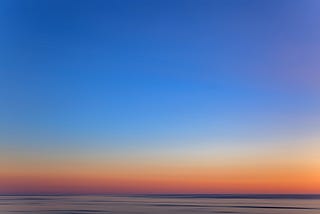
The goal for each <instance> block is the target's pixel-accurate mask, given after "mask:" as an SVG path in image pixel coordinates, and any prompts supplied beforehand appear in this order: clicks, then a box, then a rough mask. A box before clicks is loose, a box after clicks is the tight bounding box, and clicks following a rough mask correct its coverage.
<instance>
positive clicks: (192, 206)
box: [0, 194, 320, 214]
mask: <svg viewBox="0 0 320 214" xmlns="http://www.w3.org/2000/svg"><path fill="white" fill-rule="evenodd" d="M7 213H11V214H24V213H25V214H31V213H33V214H89V213H93V214H103V213H106V214H188V213H200V214H208V213H221V214H227V213H229V214H320V195H278V194H277V195H270V194H268V195H234V194H219V195H216V194H215V195H213V194H205V195H203V194H188V195H186V194H184V195H181V194H176V195H175V194H169V195H165V194H161V195H154V194H152V195H41V196H40V195H38V196H37V195H29V196H26V195H19V196H17V195H3V196H0V214H7Z"/></svg>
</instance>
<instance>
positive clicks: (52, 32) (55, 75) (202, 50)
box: [0, 0, 320, 148]
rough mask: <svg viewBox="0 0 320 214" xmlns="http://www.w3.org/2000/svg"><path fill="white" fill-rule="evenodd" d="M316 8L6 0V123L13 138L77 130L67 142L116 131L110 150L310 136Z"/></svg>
mask: <svg viewBox="0 0 320 214" xmlns="http://www.w3.org/2000/svg"><path fill="white" fill-rule="evenodd" d="M316 8H319V3H317V2H316V1H242V0H241V1H204V0H200V1H140V0H139V1H83V0H80V1H37V0H34V1H2V2H1V13H0V14H1V15H0V20H1V21H0V25H1V34H0V45H1V47H2V48H1V50H0V56H1V63H0V69H1V73H2V74H1V75H2V76H3V78H1V79H2V81H3V82H4V83H3V85H4V87H3V93H1V94H2V95H1V97H2V99H1V100H2V103H3V104H4V105H1V118H2V119H3V120H2V122H1V124H2V126H3V130H4V132H5V133H6V135H8V136H9V138H10V137H16V136H21V138H22V139H27V138H28V137H27V136H29V137H30V136H31V139H33V138H36V139H37V138H38V137H37V136H39V138H40V139H42V137H44V138H45V139H46V138H49V139H52V138H55V137H57V138H58V139H64V138H65V139H68V140H69V139H73V140H70V141H69V144H72V146H77V145H79V141H78V139H81V138H86V137H87V138H90V137H92V138H94V139H96V138H98V139H100V138H101V139H112V140H106V141H108V143H106V144H107V145H108V146H109V147H111V148H113V147H117V146H118V145H119V141H120V142H121V144H122V145H124V146H125V145H132V144H136V145H137V146H141V147H143V146H146V144H153V143H154V144H158V143H160V144H166V142H170V143H168V144H169V145H168V146H172V145H174V144H175V143H174V142H175V141H179V142H181V141H182V142H183V141H188V139H202V138H206V139H212V141H214V142H215V143H214V144H219V140H221V139H225V140H227V141H228V142H230V143H231V144H234V145H241V142H244V141H254V142H255V143H257V144H259V139H263V138H267V139H269V138H270V139H277V138H281V139H282V138H288V139H290V138H292V137H294V136H301V135H306V134H307V133H309V132H313V130H314V129H316V128H315V127H319V126H318V124H317V123H318V122H317V121H318V119H319V117H318V115H319V105H320V102H319V86H318V84H317V81H318V80H319V74H318V69H319V65H318V62H317V59H316V56H317V53H319V44H320V43H319V38H320V37H319V32H320V31H319V29H318V28H317V26H318V24H319V21H320V17H319V15H318V13H317V10H316ZM315 124H317V125H315ZM11 135H12V136H11ZM53 136H54V137H53ZM159 139H163V140H162V142H159V141H160V140H159ZM257 139H258V140H257ZM113 140H114V141H115V142H113ZM23 141H26V140H20V141H19V142H17V144H18V145H19V144H23ZM40 141H41V142H39V145H41V146H45V147H46V146H49V147H53V148H54V147H55V145H56V143H52V141H53V140H40ZM28 142H29V141H28ZM102 142H105V141H103V140H102ZM95 144H101V140H99V141H97V142H96V143H95V142H90V144H89V145H95ZM179 145H180V144H179Z"/></svg>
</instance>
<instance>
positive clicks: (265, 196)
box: [0, 193, 320, 200]
mask: <svg viewBox="0 0 320 214" xmlns="http://www.w3.org/2000/svg"><path fill="white" fill-rule="evenodd" d="M0 196H8V197H9V196H17V197H19V196H20V197H23V196H25V197H28V196H33V197H37V196H113V197H146V198H184V199H187V198H190V199H191V198H193V199H194V198H208V199H209V198H214V199H308V200H309V199H320V194H98V193H97V194H85V193H83V194H80V193H65V194H64V193H61V194H59V193H57V194H41V193H39V194H38V193H34V194H31V193H28V194H23V193H22V194H0Z"/></svg>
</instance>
